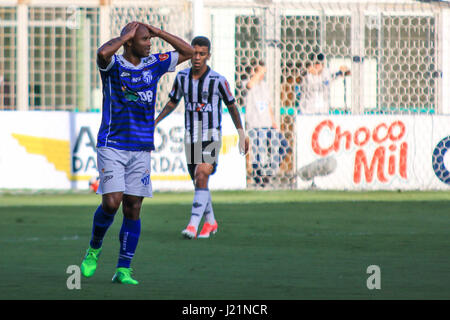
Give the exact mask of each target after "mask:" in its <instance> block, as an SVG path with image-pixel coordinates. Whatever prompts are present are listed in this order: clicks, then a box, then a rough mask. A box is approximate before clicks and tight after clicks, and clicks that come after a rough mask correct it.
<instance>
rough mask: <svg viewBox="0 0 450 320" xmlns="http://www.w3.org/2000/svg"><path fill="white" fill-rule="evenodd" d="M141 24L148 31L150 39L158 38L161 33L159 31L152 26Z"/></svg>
mask: <svg viewBox="0 0 450 320" xmlns="http://www.w3.org/2000/svg"><path fill="white" fill-rule="evenodd" d="M141 24H142V25H143V26H144V27H146V28H147V29H148V31H149V32H150V37H152V38H153V37H158V36H159V34H160V32H161V29H159V28H157V27H154V26H152V25H150V24H147V23H142V22H141Z"/></svg>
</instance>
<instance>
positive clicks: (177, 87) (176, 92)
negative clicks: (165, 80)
mask: <svg viewBox="0 0 450 320" xmlns="http://www.w3.org/2000/svg"><path fill="white" fill-rule="evenodd" d="M182 96H183V88H181V84H180V77H179V76H178V75H177V76H176V77H175V81H174V82H173V85H172V90H171V91H170V93H169V98H170V100H172V101H173V102H175V103H177V104H178V102H180V100H181V97H182Z"/></svg>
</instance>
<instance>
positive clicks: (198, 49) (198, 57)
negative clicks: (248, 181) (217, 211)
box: [155, 37, 248, 239]
mask: <svg viewBox="0 0 450 320" xmlns="http://www.w3.org/2000/svg"><path fill="white" fill-rule="evenodd" d="M191 45H192V46H193V47H194V56H193V57H192V59H191V63H192V67H191V68H187V69H184V70H181V71H180V72H178V74H177V76H176V78H175V81H174V84H173V88H172V91H171V92H170V94H169V98H170V100H169V102H167V104H166V106H165V107H164V109H163V110H162V111H161V113H160V114H159V115H158V117H157V118H156V121H155V126H156V125H157V124H158V123H159V122H161V121H162V120H163V119H164V118H165V117H166V116H167V115H169V114H170V113H171V112H172V111H173V110H174V109H175V108H176V107H177V105H178V103H179V102H180V100H181V98H184V102H185V151H186V161H187V166H188V171H189V174H190V176H191V178H192V181H193V183H194V187H195V194H194V200H193V203H192V211H191V219H190V221H189V223H188V226H187V227H186V229H184V230H183V231H182V234H183V236H185V237H186V238H188V239H193V238H196V237H197V229H198V226H199V224H200V222H201V220H202V217H203V216H204V217H205V223H204V224H203V228H202V230H201V232H200V234H199V235H198V237H199V238H208V237H209V236H210V234H213V233H215V232H216V231H217V227H218V225H217V221H216V219H215V217H214V212H213V208H212V200H211V194H210V192H209V189H208V181H209V177H210V175H212V174H214V173H215V171H216V168H217V162H218V156H219V151H220V146H221V142H222V137H221V121H222V105H221V104H222V101H224V102H225V105H226V106H227V107H228V110H229V112H230V116H231V118H232V120H233V123H234V125H235V127H236V129H237V130H238V133H239V150H240V152H241V154H246V153H247V151H248V138H246V136H245V132H244V130H243V128H242V123H241V118H240V114H239V111H238V109H237V107H236V104H235V99H234V96H233V95H232V93H231V92H230V87H229V84H228V81H227V80H226V79H225V77H223V76H222V75H220V74H219V73H217V72H215V71H214V70H212V69H211V68H210V67H209V66H208V65H207V61H208V59H209V58H210V57H211V43H210V41H209V39H208V38H206V37H196V38H194V39H193V40H192V42H191Z"/></svg>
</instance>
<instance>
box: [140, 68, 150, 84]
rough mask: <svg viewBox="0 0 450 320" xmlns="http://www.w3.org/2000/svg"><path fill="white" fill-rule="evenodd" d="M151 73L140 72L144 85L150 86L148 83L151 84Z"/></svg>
mask: <svg viewBox="0 0 450 320" xmlns="http://www.w3.org/2000/svg"><path fill="white" fill-rule="evenodd" d="M152 78H153V77H152V73H151V72H150V71H144V72H142V80H143V81H144V82H145V83H146V84H150V82H152Z"/></svg>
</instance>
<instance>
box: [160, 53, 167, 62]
mask: <svg viewBox="0 0 450 320" xmlns="http://www.w3.org/2000/svg"><path fill="white" fill-rule="evenodd" d="M167 59H169V55H168V54H167V53H161V54H160V55H159V61H164V60H167Z"/></svg>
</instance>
